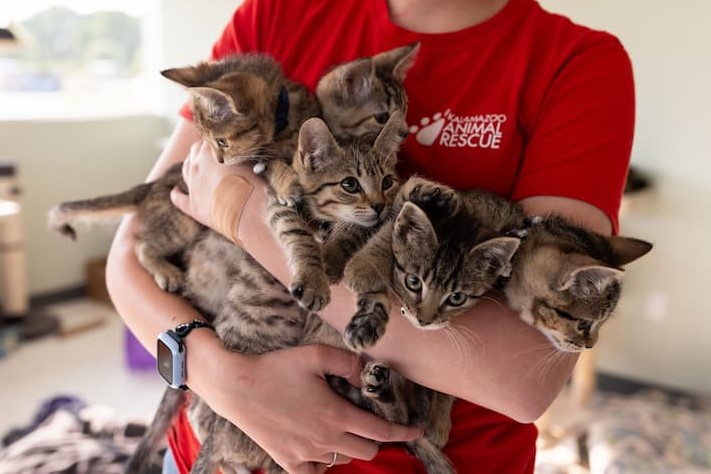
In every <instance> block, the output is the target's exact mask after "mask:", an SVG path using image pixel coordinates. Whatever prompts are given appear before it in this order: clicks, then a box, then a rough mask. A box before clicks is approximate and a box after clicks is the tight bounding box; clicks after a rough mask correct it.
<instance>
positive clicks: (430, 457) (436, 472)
mask: <svg viewBox="0 0 711 474" xmlns="http://www.w3.org/2000/svg"><path fill="white" fill-rule="evenodd" d="M406 446H407V449H408V451H410V452H411V453H412V454H413V455H414V456H415V457H416V458H417V459H419V460H420V462H421V463H422V465H423V466H424V468H425V471H427V474H455V472H456V471H455V470H454V466H452V463H451V462H450V461H449V459H448V458H447V456H446V455H445V454H444V453H443V452H442V450H441V449H440V448H438V447H437V446H436V445H435V444H434V443H432V441H430V440H429V439H427V438H426V437H423V438H419V439H416V440H415V441H410V442H408V443H406Z"/></svg>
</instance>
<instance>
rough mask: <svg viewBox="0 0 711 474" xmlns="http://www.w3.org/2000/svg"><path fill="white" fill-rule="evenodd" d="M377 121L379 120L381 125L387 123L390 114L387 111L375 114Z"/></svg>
mask: <svg viewBox="0 0 711 474" xmlns="http://www.w3.org/2000/svg"><path fill="white" fill-rule="evenodd" d="M373 118H374V119H375V121H376V122H378V123H379V124H380V125H385V122H387V121H388V119H389V118H390V114H389V113H387V112H383V113H382V114H375V115H374V116H373Z"/></svg>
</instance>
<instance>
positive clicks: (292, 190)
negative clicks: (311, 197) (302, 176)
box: [276, 182, 304, 207]
mask: <svg viewBox="0 0 711 474" xmlns="http://www.w3.org/2000/svg"><path fill="white" fill-rule="evenodd" d="M276 197H277V201H279V204H281V205H282V206H287V207H295V206H296V205H297V204H298V203H300V202H301V199H302V198H303V197H304V189H303V188H302V187H301V185H300V184H299V183H296V182H294V183H291V184H290V185H288V186H286V187H285V188H284V189H278V190H276Z"/></svg>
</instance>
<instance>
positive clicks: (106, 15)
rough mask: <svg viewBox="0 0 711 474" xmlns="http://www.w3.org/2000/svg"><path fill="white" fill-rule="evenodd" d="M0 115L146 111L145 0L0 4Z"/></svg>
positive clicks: (26, 0)
mask: <svg viewBox="0 0 711 474" xmlns="http://www.w3.org/2000/svg"><path fill="white" fill-rule="evenodd" d="M2 3H3V5H2V6H0V27H2V28H8V29H9V30H10V31H11V32H12V33H13V34H14V35H15V36H16V37H17V41H16V42H8V41H4V42H2V43H0V119H27V118H32V119H42V118H46V119H54V118H84V117H96V116H115V115H131V114H140V113H146V112H148V111H149V107H150V104H151V102H152V101H151V100H150V97H149V91H150V88H149V87H148V86H149V84H148V82H149V81H148V80H147V76H146V71H148V70H151V68H148V67H146V65H145V62H146V61H145V57H146V54H145V51H146V45H145V41H144V35H143V31H144V27H145V21H146V18H147V17H148V9H149V8H150V7H151V6H152V5H153V2H151V1H145V0H102V1H95V0H64V1H63V0H23V1H21V2H2Z"/></svg>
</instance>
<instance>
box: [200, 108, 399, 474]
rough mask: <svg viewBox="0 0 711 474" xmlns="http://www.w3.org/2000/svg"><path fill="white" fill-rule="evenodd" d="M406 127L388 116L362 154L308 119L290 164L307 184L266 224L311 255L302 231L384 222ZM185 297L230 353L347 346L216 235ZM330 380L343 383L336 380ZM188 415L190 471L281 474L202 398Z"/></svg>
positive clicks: (354, 394)
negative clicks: (192, 450)
mask: <svg viewBox="0 0 711 474" xmlns="http://www.w3.org/2000/svg"><path fill="white" fill-rule="evenodd" d="M403 127H404V119H402V116H401V115H400V114H399V113H397V114H394V115H393V116H392V117H391V118H390V120H388V122H387V123H386V124H385V127H384V128H383V129H382V130H381V132H380V133H379V134H378V136H377V137H376V139H375V142H374V145H373V147H372V148H371V149H368V150H363V149H360V148H358V147H350V146H341V145H339V144H338V143H337V142H336V140H335V138H334V137H333V136H332V134H331V132H330V130H329V129H328V127H327V126H326V125H325V123H323V121H321V120H320V119H315V118H314V119H309V120H308V121H306V122H305V123H304V125H303V126H302V128H301V131H300V133H299V140H298V149H297V152H296V153H295V156H294V163H293V165H294V168H295V170H296V172H297V174H298V176H299V182H300V184H301V186H302V187H303V189H304V194H303V200H302V202H301V204H300V209H295V208H292V207H287V206H283V205H279V204H274V203H275V201H272V205H270V208H269V218H270V221H271V222H272V223H273V225H274V226H275V227H276V231H277V235H278V237H279V240H280V242H282V243H286V246H287V253H291V254H292V255H293V256H292V257H291V258H294V259H297V260H298V259H303V258H304V254H302V252H305V255H311V253H310V249H306V250H304V249H302V248H301V247H300V245H303V243H304V242H307V241H308V238H304V237H311V236H312V234H311V233H310V231H312V230H322V231H324V232H325V233H326V234H327V235H328V233H329V231H332V230H334V228H337V227H338V226H339V225H344V226H346V227H348V228H350V229H352V230H355V229H358V228H361V227H365V228H368V227H373V226H376V225H378V224H379V223H380V222H381V221H382V218H383V216H384V215H386V214H387V212H388V209H389V206H390V205H391V203H392V201H393V200H394V196H395V195H396V193H397V179H396V177H395V164H396V154H397V150H398V146H399V144H400V142H401V141H402V129H403ZM305 223H308V224H310V226H311V227H309V226H308V225H305ZM292 237H297V238H299V239H301V242H298V243H297V242H295V241H293V240H291V238H292ZM290 246H291V247H290ZM290 249H291V250H290ZM318 255H319V256H320V254H318ZM320 262H321V260H320V258H319V259H318V260H313V262H312V263H313V265H315V266H318V265H319V263H320ZM206 282H210V284H209V285H206V284H205V283H206ZM186 294H187V295H188V297H189V299H190V300H191V301H193V302H194V304H196V306H198V307H199V308H201V310H203V311H207V312H210V313H213V314H215V319H214V321H213V324H214V326H215V330H216V331H217V334H218V336H219V337H220V339H221V340H222V341H223V343H224V345H225V347H227V348H229V349H231V350H234V351H237V352H240V353H244V354H261V353H264V352H269V351H274V350H278V349H282V348H285V347H293V346H296V345H305V344H315V343H318V344H328V345H332V346H337V347H343V343H342V337H341V336H340V334H339V333H338V332H337V331H335V330H334V329H333V328H331V327H330V326H329V325H327V324H326V323H324V322H323V321H322V320H321V319H320V318H319V317H318V316H317V315H315V314H314V313H311V312H306V311H304V309H303V308H300V307H298V306H297V305H295V304H294V303H293V300H292V299H291V297H290V293H289V291H287V289H286V288H284V287H283V286H282V285H281V284H280V283H279V282H278V281H277V280H275V279H274V278H273V277H272V276H271V275H269V274H268V273H267V272H266V271H265V270H264V269H263V268H262V267H261V266H259V264H257V263H256V262H255V261H254V260H253V259H252V258H251V257H249V255H247V254H246V253H245V252H243V251H241V249H239V248H238V247H235V246H234V245H233V244H232V243H231V242H229V241H227V240H226V239H224V238H222V237H221V236H219V235H216V234H214V233H212V234H208V235H206V238H205V239H203V240H201V241H200V242H198V244H197V245H195V246H194V247H193V248H191V249H190V251H189V253H188V272H187V281H186ZM368 377H370V378H368ZM363 378H364V379H367V382H368V383H365V384H364V385H365V386H364V388H363V389H362V390H363V392H366V391H367V390H368V387H370V388H371V391H370V392H368V398H369V399H372V398H374V397H375V394H376V392H377V390H378V388H376V387H374V383H373V380H372V377H371V375H370V372H368V371H364V373H363ZM332 383H333V384H334V385H335V386H336V387H339V388H340V387H342V383H340V382H339V381H338V380H337V379H334V380H333V382H332ZM339 393H342V394H344V395H346V396H349V397H350V398H351V400H353V401H355V402H356V403H364V402H363V400H364V398H365V397H366V396H365V395H363V394H362V392H361V391H360V390H359V389H354V391H347V390H345V389H341V390H339ZM364 406H365V405H364ZM374 406H375V405H374ZM188 415H189V419H190V422H191V424H192V426H193V429H194V431H195V433H196V435H197V436H198V438H199V439H200V440H201V443H202V448H201V450H200V453H199V455H198V459H197V460H196V463H195V465H194V467H193V472H205V473H207V472H214V471H215V470H216V469H218V468H221V469H222V470H226V471H230V472H232V471H234V470H236V469H237V467H238V466H239V467H246V468H247V469H258V468H261V469H265V470H267V472H283V471H282V470H281V468H280V467H279V466H278V465H277V464H276V463H274V461H273V460H272V459H271V458H270V457H269V456H268V455H267V454H266V452H264V451H263V450H262V449H261V448H260V447H259V446H258V445H257V444H256V443H254V442H253V441H252V440H251V439H250V438H249V437H248V436H247V435H246V434H244V433H243V432H241V431H240V430H239V429H238V428H236V427H235V426H234V425H232V424H231V423H230V422H229V421H227V420H225V419H223V418H221V417H220V416H218V415H217V414H215V413H214V412H213V411H212V410H211V409H210V408H209V406H208V405H207V404H206V403H205V402H204V401H202V400H201V399H200V398H199V397H196V396H194V397H192V400H191V404H190V407H189V409H188Z"/></svg>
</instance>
